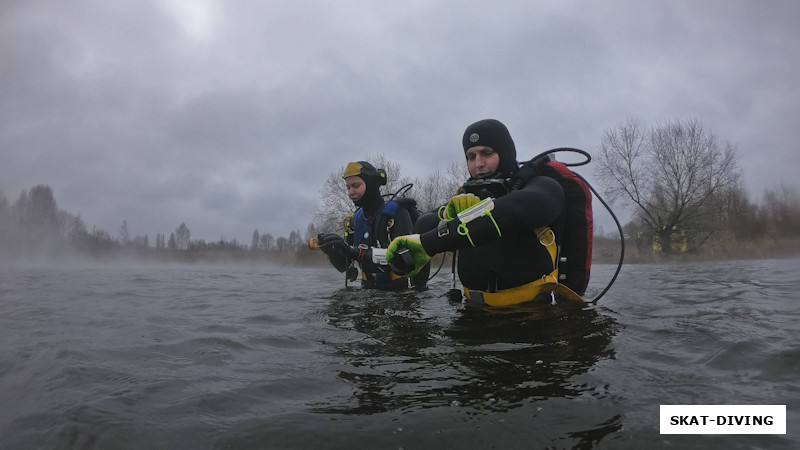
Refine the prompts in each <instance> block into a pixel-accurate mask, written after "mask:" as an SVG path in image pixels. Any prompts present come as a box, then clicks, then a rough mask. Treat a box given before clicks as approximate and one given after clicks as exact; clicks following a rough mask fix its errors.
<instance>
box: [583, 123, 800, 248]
mask: <svg viewBox="0 0 800 450" xmlns="http://www.w3.org/2000/svg"><path fill="white" fill-rule="evenodd" d="M596 160H597V162H598V166H597V167H598V169H597V175H598V177H599V178H600V180H601V184H602V185H603V187H604V190H605V193H606V194H608V195H609V196H610V199H611V200H617V201H619V202H620V203H621V204H623V205H625V206H628V207H629V208H632V211H633V220H632V221H631V223H629V224H628V225H627V226H626V229H627V230H628V234H629V235H632V236H633V237H634V238H635V242H636V244H637V250H639V251H640V252H643V251H646V252H653V251H655V252H656V253H658V254H660V255H665V256H668V257H669V256H673V254H676V253H683V254H701V253H706V254H708V253H714V254H715V255H716V256H735V257H740V256H747V255H746V252H751V253H752V252H753V251H758V252H762V253H761V254H760V255H755V256H764V255H765V253H764V250H765V248H764V246H773V247H774V246H775V244H776V243H777V242H783V243H789V242H792V241H796V240H798V239H800V193H799V192H798V190H797V188H792V187H789V186H781V187H780V188H778V189H777V190H768V191H767V192H766V193H765V195H764V199H763V201H762V202H761V203H760V204H756V203H753V202H751V201H750V200H749V199H748V196H747V194H746V193H745V189H744V187H743V185H742V182H741V169H740V167H739V165H738V155H737V154H736V152H735V150H734V148H733V146H732V145H731V144H730V143H728V142H724V141H722V140H721V139H719V138H718V137H717V136H716V135H714V134H713V133H711V132H710V131H709V130H707V129H705V128H704V127H703V125H702V124H701V123H700V121H699V120H697V119H689V120H682V121H681V120H676V121H671V122H667V123H664V124H658V125H654V126H651V127H645V126H643V125H642V124H641V123H639V122H638V121H636V120H628V121H627V122H626V123H624V124H621V125H619V126H617V127H613V128H609V129H607V130H606V132H605V135H604V136H603V139H602V142H601V150H600V152H599V154H598V155H597V158H596ZM753 244H762V246H761V248H757V247H753ZM795 249H796V245H795Z"/></svg>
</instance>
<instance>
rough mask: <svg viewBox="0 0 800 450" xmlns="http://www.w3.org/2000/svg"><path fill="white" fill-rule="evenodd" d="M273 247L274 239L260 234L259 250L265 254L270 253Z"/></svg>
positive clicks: (269, 235) (267, 234)
mask: <svg viewBox="0 0 800 450" xmlns="http://www.w3.org/2000/svg"><path fill="white" fill-rule="evenodd" d="M274 245H275V238H274V237H273V236H272V235H271V234H269V233H266V234H262V235H261V242H260V243H259V249H261V250H262V251H265V252H269V251H272V247H273V246H274Z"/></svg>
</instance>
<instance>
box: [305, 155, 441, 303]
mask: <svg viewBox="0 0 800 450" xmlns="http://www.w3.org/2000/svg"><path fill="white" fill-rule="evenodd" d="M342 178H343V179H344V181H345V186H346V188H347V196H348V197H349V198H350V200H352V201H353V204H355V205H356V206H357V207H358V209H357V210H356V212H355V213H353V215H352V216H351V217H348V218H346V219H345V222H346V231H345V235H344V236H341V235H338V234H335V233H328V234H322V235H320V236H318V238H317V242H318V245H319V246H320V249H321V250H322V251H323V252H324V253H325V254H326V255H327V256H328V259H329V260H330V262H331V264H332V265H333V267H335V268H336V269H337V270H338V271H339V272H345V271H348V269H350V268H351V267H352V263H353V262H357V263H358V265H359V267H360V268H361V286H362V287H366V288H376V289H386V290H398V289H405V288H408V287H409V279H408V278H406V277H403V276H401V275H398V274H395V273H393V272H392V270H391V269H390V268H389V266H388V265H386V262H385V258H384V254H385V251H386V247H388V246H389V243H390V242H391V241H392V239H394V238H396V237H398V236H403V235H407V234H410V233H411V232H412V230H413V220H412V217H411V214H410V213H409V209H408V208H406V207H403V205H402V204H401V203H403V202H402V201H403V200H406V201H410V202H411V203H410V206H411V207H414V205H416V202H414V201H413V200H412V199H405V198H404V199H397V200H390V201H384V199H383V196H382V195H381V192H380V187H381V186H383V185H385V184H386V181H387V179H386V172H385V171H384V170H383V169H376V168H375V167H373V166H372V164H370V163H368V162H366V161H357V162H351V163H349V164H348V165H347V167H346V168H345V171H344V174H343V176H342ZM425 267H427V268H428V270H422V269H423V267H421V268H420V269H421V270H420V271H419V272H420V273H419V275H417V276H415V277H412V278H411V284H412V286H413V287H414V288H415V289H417V290H423V289H425V288H426V286H427V281H428V280H427V276H428V272H429V268H430V265H427V266H425ZM351 270H352V271H353V275H356V273H357V272H356V271H355V269H351ZM348 278H349V279H350V281H353V280H354V279H355V277H354V276H351V274H350V273H348Z"/></svg>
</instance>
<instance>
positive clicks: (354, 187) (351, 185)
mask: <svg viewBox="0 0 800 450" xmlns="http://www.w3.org/2000/svg"><path fill="white" fill-rule="evenodd" d="M344 183H345V186H347V196H348V197H350V200H351V201H354V202H357V201H358V200H359V199H361V197H363V196H364V193H365V192H367V183H365V182H364V180H363V179H362V178H361V177H359V176H356V175H353V176H352V177H347V178H345V179H344Z"/></svg>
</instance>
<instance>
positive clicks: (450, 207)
mask: <svg viewBox="0 0 800 450" xmlns="http://www.w3.org/2000/svg"><path fill="white" fill-rule="evenodd" d="M480 201H481V199H480V198H479V197H478V196H477V195H475V194H458V195H456V196H455V197H453V198H451V199H450V202H449V203H447V206H445V209H444V220H453V219H455V218H456V217H458V213H460V212H461V211H464V210H466V209H469V208H470V207H471V206H474V205H475V204H477V203H478V202H480Z"/></svg>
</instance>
